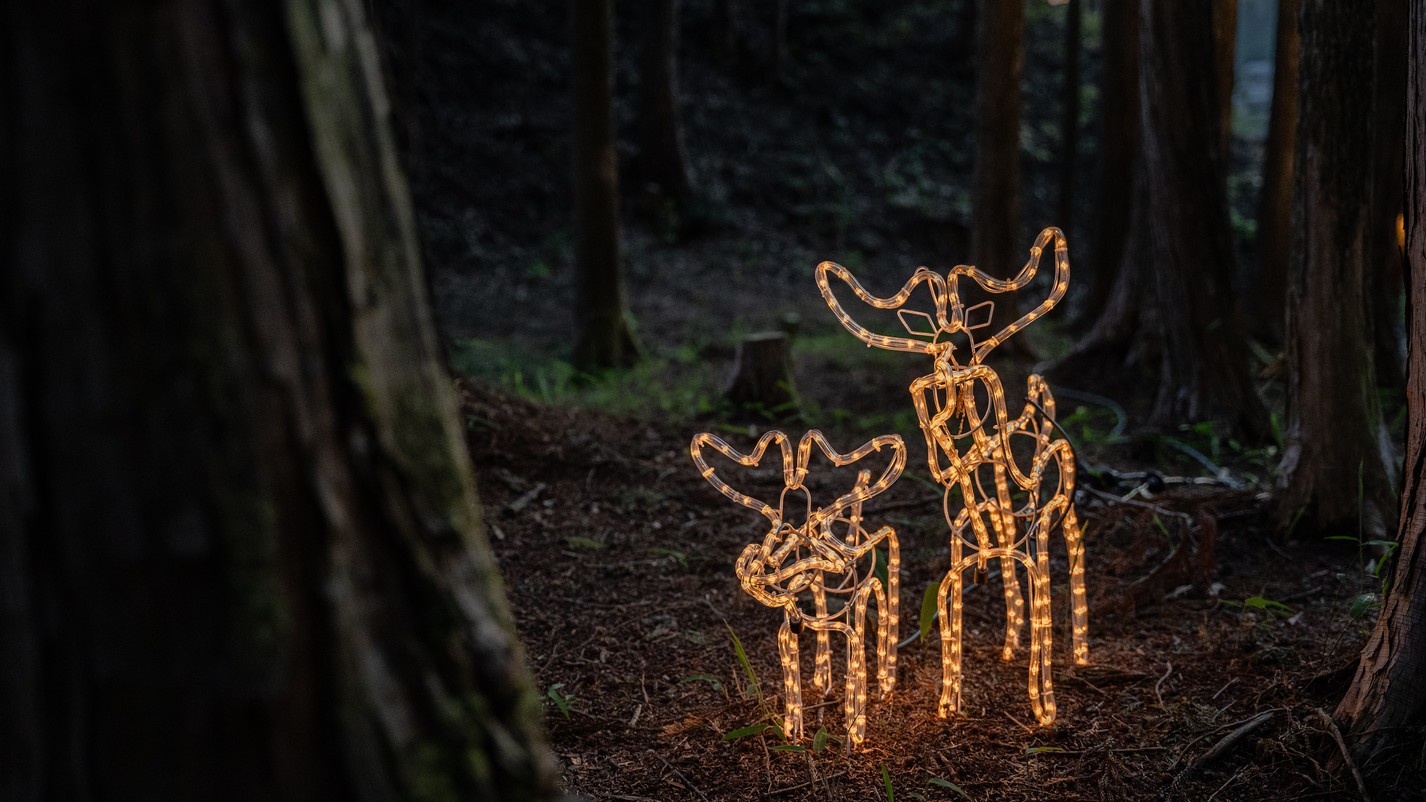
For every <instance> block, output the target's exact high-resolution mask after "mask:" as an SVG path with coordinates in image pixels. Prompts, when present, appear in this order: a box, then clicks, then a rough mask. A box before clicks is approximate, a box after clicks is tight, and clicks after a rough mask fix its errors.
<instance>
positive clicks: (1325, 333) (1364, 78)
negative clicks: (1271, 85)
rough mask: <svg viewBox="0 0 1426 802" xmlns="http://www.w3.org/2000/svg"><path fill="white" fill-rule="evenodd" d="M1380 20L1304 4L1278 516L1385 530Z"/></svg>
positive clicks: (1348, 2)
mask: <svg viewBox="0 0 1426 802" xmlns="http://www.w3.org/2000/svg"><path fill="white" fill-rule="evenodd" d="M1374 24H1375V23H1374V20H1373V17H1372V9H1371V8H1370V7H1364V6H1362V5H1361V4H1360V3H1356V2H1353V0H1303V2H1302V17H1301V26H1302V27H1301V35H1302V65H1301V70H1300V73H1299V75H1300V87H1299V91H1300V92H1301V98H1302V107H1301V112H1302V113H1301V115H1300V116H1299V118H1298V128H1297V164H1296V166H1295V168H1294V172H1295V173H1296V175H1297V190H1296V192H1295V196H1296V202H1295V205H1294V210H1293V238H1292V264H1291V266H1290V269H1289V271H1288V290H1287V293H1288V295H1287V427H1286V433H1285V443H1284V449H1283V459H1282V465H1281V471H1280V472H1279V476H1278V486H1279V490H1280V491H1281V492H1280V495H1279V497H1278V505H1279V507H1278V518H1279V520H1280V521H1282V522H1284V523H1285V522H1287V521H1291V520H1294V519H1298V520H1299V527H1302V528H1303V529H1304V531H1306V532H1328V533H1333V534H1339V533H1342V532H1347V533H1352V534H1355V533H1356V532H1357V530H1358V526H1362V527H1363V528H1364V529H1365V531H1366V533H1367V534H1368V535H1369V536H1372V537H1380V536H1384V535H1385V533H1386V529H1387V527H1388V526H1389V524H1388V521H1390V520H1391V518H1392V510H1394V509H1395V505H1394V502H1393V499H1392V490H1391V487H1392V483H1391V482H1390V481H1388V478H1387V477H1388V476H1389V475H1390V473H1391V471H1389V470H1388V468H1387V456H1386V455H1385V454H1384V448H1383V445H1384V439H1383V434H1382V418H1381V409H1380V406H1379V402H1378V400H1377V392H1376V374H1375V371H1374V368H1373V363H1372V336H1371V331H1372V324H1371V321H1370V320H1369V319H1368V317H1367V311H1368V308H1369V306H1368V301H1367V297H1366V295H1365V292H1366V286H1367V256H1368V254H1369V253H1370V250H1369V246H1368V240H1369V237H1370V235H1371V231H1372V226H1371V221H1370V220H1369V219H1368V213H1369V212H1370V209H1371V201H1372V162H1373V154H1374V152H1375V148H1374V139H1373V136H1372V131H1371V127H1370V126H1369V125H1363V124H1362V123H1363V121H1364V120H1369V119H1371V114H1372V60H1371V58H1370V57H1369V56H1370V54H1371V52H1372V43H1373V38H1374V36H1375V28H1374V27H1373V26H1374ZM1364 53H1365V54H1368V57H1366V58H1363V57H1362V54H1364ZM1359 483H1360V486H1361V488H1362V490H1361V491H1360V492H1359V491H1358V486H1359Z"/></svg>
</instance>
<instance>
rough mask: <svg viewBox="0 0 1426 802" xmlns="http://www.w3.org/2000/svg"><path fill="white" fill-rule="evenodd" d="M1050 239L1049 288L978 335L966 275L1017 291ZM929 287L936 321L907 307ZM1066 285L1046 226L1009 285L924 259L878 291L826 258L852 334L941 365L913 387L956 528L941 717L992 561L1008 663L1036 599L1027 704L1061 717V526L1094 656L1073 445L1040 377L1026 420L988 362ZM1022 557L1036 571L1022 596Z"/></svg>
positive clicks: (825, 272)
mask: <svg viewBox="0 0 1426 802" xmlns="http://www.w3.org/2000/svg"><path fill="white" fill-rule="evenodd" d="M1051 240H1053V242H1054V258H1055V274H1054V279H1053V284H1052V287H1051V289H1050V294H1049V296H1048V297H1047V298H1045V299H1044V300H1043V301H1041V302H1040V304H1039V305H1038V306H1036V307H1035V308H1034V309H1032V310H1031V311H1029V312H1027V313H1026V314H1025V315H1024V316H1023V317H1021V318H1020V319H1018V320H1016V321H1015V322H1013V323H1011V324H1010V325H1008V326H1006V327H1005V328H1004V329H1002V330H1000V331H999V332H998V333H996V334H994V335H993V336H990V337H987V338H985V339H980V340H977V336H976V332H977V331H979V330H982V329H985V328H987V327H988V326H989V325H990V316H991V314H992V313H993V311H994V304H993V302H991V301H986V302H984V303H981V304H977V305H975V306H972V307H970V308H966V307H965V305H964V304H963V303H962V301H961V295H960V287H959V285H958V283H959V280H960V278H961V277H963V276H964V277H968V278H969V279H971V280H972V281H974V282H975V283H976V284H978V285H979V286H980V287H981V288H982V289H983V290H985V291H986V292H989V293H1008V292H1015V291H1017V290H1020V289H1021V288H1023V287H1025V286H1027V285H1028V284H1029V283H1030V281H1031V280H1032V279H1033V278H1034V277H1035V273H1036V271H1037V270H1038V268H1039V264H1040V256H1041V254H1042V253H1043V252H1044V250H1045V248H1046V247H1047V246H1048V245H1049V244H1050V242H1051ZM833 276H835V277H836V278H838V279H839V280H841V281H842V282H844V283H845V284H846V285H847V286H848V287H849V288H850V289H851V291H852V293H853V294H855V295H856V296H857V298H859V299H861V300H862V301H863V302H865V303H866V304H869V305H870V306H872V307H875V308H877V309H883V310H896V314H897V317H898V318H899V319H900V321H901V324H902V326H903V327H904V328H905V329H906V331H907V333H908V334H910V335H911V336H910V337H899V336H896V337H893V336H887V335H884V334H877V333H875V332H873V331H871V330H870V329H868V328H866V327H864V326H862V325H861V324H859V323H857V322H856V321H855V320H853V319H852V318H851V316H850V315H848V314H847V312H846V311H845V310H844V309H843V308H842V305H841V303H840V302H839V301H838V300H837V298H836V296H835V295H834V294H833V292H832V286H831V283H830V279H831V277H833ZM922 284H925V285H926V286H927V288H928V289H929V291H930V296H931V301H932V303H933V305H934V317H932V315H930V314H927V313H925V312H916V311H912V310H909V309H904V308H903V306H904V305H905V304H906V302H907V301H908V299H910V297H911V295H912V293H913V292H914V291H915V290H916V289H917V288H918V287H919V286H920V285H922ZM1068 284H1069V256H1068V249H1067V247H1066V245H1065V237H1064V234H1063V233H1061V232H1060V230H1059V229H1057V228H1047V229H1045V230H1044V231H1042V232H1040V236H1039V237H1038V238H1037V239H1036V240H1035V245H1034V246H1033V247H1032V248H1030V258H1029V260H1028V261H1027V262H1026V263H1025V266H1024V267H1023V268H1021V270H1020V272H1019V274H1017V275H1016V276H1015V277H1014V278H1011V279H1009V280H1008V281H1007V280H1003V279H997V278H994V277H992V276H990V275H987V274H986V273H984V272H982V271H980V270H977V269H976V268H974V267H971V266H968V265H957V266H956V267H954V268H952V269H951V271H950V273H949V274H948V275H947V276H946V277H945V278H942V277H941V276H940V275H939V274H937V273H934V272H932V271H930V270H928V269H926V268H924V267H922V268H918V269H917V270H916V272H915V273H914V274H912V276H911V278H910V280H908V281H907V282H906V284H905V285H904V286H902V288H901V290H900V292H898V293H896V294H895V295H893V296H891V297H888V298H879V297H877V296H874V295H872V294H871V293H869V292H867V291H866V290H865V289H863V288H862V286H861V284H860V283H858V282H857V280H856V278H854V277H853V276H852V275H851V274H850V273H849V272H847V269H846V268H844V267H842V266H841V265H837V264H834V263H832V262H823V263H822V264H820V265H818V266H817V286H818V287H819V288H820V289H821V291H822V297H823V298H824V299H825V300H826V302H827V305H828V306H829V307H831V309H832V312H833V313H835V314H836V316H837V319H838V320H840V321H841V323H842V325H843V326H845V327H846V329H847V331H850V332H851V333H852V334H853V335H855V336H856V337H857V338H858V339H860V340H862V341H863V342H865V343H866V344H867V345H868V346H876V347H877V348H884V349H888V350H892V351H907V352H911V353H918V354H926V355H928V356H930V357H931V358H932V360H933V362H934V369H933V370H932V372H931V373H928V374H926V375H925V376H922V377H920V378H918V379H916V380H915V381H913V382H912V383H911V397H912V401H913V403H914V404H915V406H916V414H917V418H918V420H919V421H920V424H921V430H922V431H923V432H924V433H925V435H926V447H927V450H928V454H927V459H928V462H929V464H930V468H931V474H932V476H933V477H935V479H936V481H937V482H938V483H940V484H941V486H942V487H943V488H944V490H945V493H944V496H943V502H942V509H943V511H944V514H945V517H946V522H947V523H948V524H949V525H950V528H951V538H950V546H951V555H950V570H948V571H947V573H946V575H945V578H944V579H943V580H942V582H941V586H940V591H939V597H938V611H939V614H940V621H941V700H940V713H941V715H942V716H943V717H944V716H949V715H952V714H954V713H955V712H956V711H957V710H958V709H960V704H961V700H960V695H961V592H962V589H963V581H964V580H963V574H964V572H965V571H966V570H968V569H970V568H972V567H974V568H975V569H976V571H977V574H978V575H984V574H985V573H986V568H987V563H988V562H989V561H990V560H998V561H999V567H1000V575H1001V579H1002V582H1003V585H1004V592H1005V608H1006V625H1005V648H1004V652H1003V657H1004V659H1006V660H1009V659H1011V657H1012V656H1013V654H1014V651H1015V648H1016V647H1017V646H1018V645H1019V632H1020V629H1021V627H1022V625H1023V624H1024V623H1025V613H1026V606H1027V603H1028V607H1029V618H1030V633H1029V635H1030V679H1029V685H1030V703H1031V706H1032V707H1033V708H1034V711H1035V715H1036V717H1037V718H1038V719H1039V721H1040V723H1041V724H1043V725H1049V724H1051V723H1053V722H1054V720H1055V698H1054V690H1053V685H1052V682H1051V676H1050V654H1051V644H1052V633H1051V617H1050V564H1049V539H1050V534H1051V532H1052V531H1053V530H1054V529H1055V528H1056V527H1059V528H1060V530H1061V531H1062V532H1063V533H1064V538H1065V542H1066V544H1067V546H1068V551H1069V572H1070V577H1069V579H1070V597H1071V598H1070V606H1071V613H1072V614H1071V627H1072V628H1071V633H1072V639H1073V641H1072V643H1073V650H1074V660H1075V662H1076V663H1078V664H1084V663H1086V662H1087V661H1088V659H1089V647H1088V645H1087V644H1086V642H1085V636H1086V631H1087V623H1086V619H1087V614H1088V608H1087V602H1086V598H1085V591H1084V546H1083V544H1082V542H1081V535H1082V533H1081V531H1080V527H1079V522H1078V520H1077V519H1076V517H1075V510H1074V453H1073V452H1072V451H1071V449H1070V444H1069V441H1067V440H1065V439H1052V438H1051V435H1052V434H1053V426H1054V415H1055V402H1054V398H1053V397H1052V396H1051V395H1050V390H1049V387H1048V386H1046V384H1045V381H1044V380H1043V379H1041V378H1040V377H1039V376H1037V375H1031V376H1030V378H1029V381H1028V387H1027V388H1026V403H1025V406H1024V408H1023V409H1022V410H1021V412H1020V415H1019V417H1016V418H1011V417H1010V416H1009V413H1008V412H1007V411H1006V406H1005V393H1004V391H1003V390H1002V388H1001V385H1000V377H999V376H998V375H997V374H996V372H995V371H994V370H992V369H991V368H990V367H988V366H986V365H984V364H982V363H983V361H984V359H985V357H986V356H987V355H988V354H989V353H990V352H991V350H993V349H994V348H995V347H996V346H997V345H999V344H1001V343H1003V342H1005V341H1006V340H1007V339H1008V338H1010V337H1011V336H1012V335H1014V334H1015V333H1016V332H1018V331H1019V330H1021V329H1022V328H1024V327H1025V326H1026V325H1028V324H1029V323H1030V322H1032V321H1034V320H1035V319H1037V318H1039V317H1040V316H1042V315H1044V314H1045V313H1046V312H1048V311H1050V309H1052V308H1053V307H1054V306H1055V304H1057V303H1058V302H1059V300H1060V299H1061V298H1063V297H1064V294H1065V289H1066V288H1067V286H1068ZM981 317H983V318H984V319H983V320H981V319H979V318H981ZM919 320H924V321H925V323H926V328H925V329H924V330H918V328H917V325H916V321H919ZM1022 465H1023V466H1028V467H1022ZM957 491H959V503H954V502H953V498H952V496H953V495H956V494H957ZM1032 543H1033V546H1032V545H1031V544H1032ZM1017 563H1019V564H1020V565H1021V566H1023V568H1024V571H1025V574H1026V575H1027V576H1028V578H1029V587H1028V590H1027V591H1026V593H1025V594H1024V595H1022V593H1021V588H1020V580H1019V577H1018V574H1017V570H1016V567H1017V566H1016V564H1017Z"/></svg>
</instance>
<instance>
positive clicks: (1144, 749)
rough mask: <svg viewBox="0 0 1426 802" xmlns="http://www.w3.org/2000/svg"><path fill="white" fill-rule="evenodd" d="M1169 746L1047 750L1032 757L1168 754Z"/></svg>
mask: <svg viewBox="0 0 1426 802" xmlns="http://www.w3.org/2000/svg"><path fill="white" fill-rule="evenodd" d="M1168 749H1169V748H1168V747H1167V746H1126V747H1122V748H1118V749H1046V750H1045V751H1043V752H1036V753H1035V754H1034V755H1032V757H1054V756H1056V755H1098V754H1103V753H1105V752H1113V753H1115V754H1126V753H1135V752H1167V751H1168Z"/></svg>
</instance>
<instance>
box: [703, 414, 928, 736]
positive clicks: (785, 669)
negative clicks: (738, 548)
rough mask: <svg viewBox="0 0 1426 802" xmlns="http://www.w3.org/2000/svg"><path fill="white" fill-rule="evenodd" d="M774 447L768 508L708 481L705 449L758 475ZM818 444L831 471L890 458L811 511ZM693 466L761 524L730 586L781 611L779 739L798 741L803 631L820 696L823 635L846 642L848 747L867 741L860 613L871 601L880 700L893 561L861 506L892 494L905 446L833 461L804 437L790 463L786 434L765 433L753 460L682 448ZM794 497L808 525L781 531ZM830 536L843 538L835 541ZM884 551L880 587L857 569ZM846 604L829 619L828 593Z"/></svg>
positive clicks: (886, 535)
mask: <svg viewBox="0 0 1426 802" xmlns="http://www.w3.org/2000/svg"><path fill="white" fill-rule="evenodd" d="M772 444H776V445H777V446H778V447H779V449H780V451H781V454H782V473H783V485H784V486H783V489H782V493H781V495H780V496H779V497H778V503H777V505H776V506H773V505H771V504H767V503H765V502H763V501H759V500H758V499H755V498H753V497H751V496H748V495H745V494H743V493H740V492H738V491H737V490H734V489H733V488H732V487H730V486H729V485H728V483H727V482H725V481H723V480H722V479H721V478H719V477H718V475H717V474H716V473H715V472H714V469H713V468H712V467H710V466H709V465H708V463H707V462H706V461H705V460H704V458H703V449H704V448H705V447H706V448H712V449H713V450H715V451H717V452H719V453H721V454H722V455H723V456H725V457H727V458H728V459H730V460H732V461H734V462H736V463H738V464H739V465H742V466H744V467H748V468H754V467H757V465H758V464H759V463H760V462H761V461H762V458H763V454H764V453H765V452H766V451H767V449H768V446H769V445H772ZM814 444H815V445H816V446H817V447H818V448H819V449H821V451H822V453H823V454H824V455H826V457H827V458H828V459H829V460H831V462H832V463H833V464H834V465H836V466H838V467H842V466H846V465H851V464H853V463H855V462H857V461H859V460H861V459H862V458H863V457H865V456H867V455H868V454H870V453H871V452H873V451H881V450H882V449H883V448H887V447H889V448H891V449H892V459H891V463H890V464H889V465H888V466H887V468H886V470H885V472H883V473H882V475H881V477H880V478H879V479H877V480H876V482H874V483H869V480H870V478H871V472H870V471H866V470H862V471H859V472H858V475H857V479H856V483H855V485H854V486H853V487H852V489H851V491H850V492H848V493H846V494H844V495H842V496H839V497H838V498H837V499H836V500H835V501H833V502H832V503H831V504H830V505H828V506H826V507H821V508H813V506H812V497H811V494H810V493H809V492H808V490H807V488H806V487H805V486H804V480H805V479H806V478H807V470H808V469H807V463H808V460H809V459H810V457H811V455H812V446H813V445H814ZM689 451H690V453H691V454H692V456H693V461H694V463H695V464H696V465H697V466H698V470H699V472H700V473H702V475H703V478H705V479H707V480H708V481H709V482H710V483H712V485H713V486H714V487H716V488H718V490H719V492H721V493H722V494H723V495H725V496H727V497H728V498H730V499H732V500H733V501H736V502H737V503H739V504H741V505H743V506H744V507H747V508H749V509H752V510H756V511H757V512H759V513H761V514H762V515H763V516H765V517H766V518H767V519H768V521H769V523H770V524H771V526H770V527H769V529H768V531H767V534H766V535H764V536H763V539H762V542H760V543H753V544H750V545H749V546H748V547H747V548H745V549H744V550H743V553H742V555H741V556H740V557H739V558H738V561H737V566H736V569H737V574H738V578H739V579H740V580H741V581H742V585H743V590H745V591H747V592H748V594H750V595H751V596H752V597H753V598H755V599H757V600H758V601H759V602H761V603H762V604H765V605H767V606H768V607H780V608H782V611H783V619H782V628H781V629H780V630H779V631H778V634H777V645H778V652H779V655H780V657H781V661H782V681H783V696H784V702H785V709H786V716H785V718H784V721H783V730H784V734H785V735H787V736H788V737H790V738H792V739H794V740H795V739H799V738H801V737H802V729H803V728H802V680H801V670H800V665H799V662H798V647H797V642H798V637H799V635H800V634H801V633H802V631H803V630H805V629H811V630H813V631H814V632H816V633H817V652H816V658H815V662H814V669H813V675H812V682H813V684H814V685H816V686H817V688H819V689H820V690H821V691H822V692H823V693H826V692H828V691H829V690H830V689H831V684H832V657H831V644H830V640H831V638H830V633H832V632H838V633H841V634H842V635H843V636H845V637H846V642H847V670H846V680H845V682H844V687H845V696H844V698H843V701H842V710H843V713H844V715H845V718H846V726H847V743H848V746H854V745H857V744H860V743H861V742H862V740H863V739H864V738H865V736H866V698H867V687H866V686H867V676H866V675H867V670H866V642H865V638H866V609H867V604H868V602H869V601H873V600H874V601H875V603H876V612H877V616H876V625H877V635H876V653H877V680H878V684H879V685H880V688H881V696H882V698H883V699H885V698H886V697H888V696H890V695H891V692H892V689H893V688H894V687H895V685H896V630H897V607H898V604H897V593H898V592H897V584H898V583H897V575H898V573H899V571H900V565H901V554H900V549H899V547H898V545H897V541H896V532H895V531H894V530H893V529H892V528H891V527H889V526H883V527H881V528H880V529H878V530H876V531H875V532H873V533H868V532H867V531H866V529H865V528H863V526H862V504H863V502H865V501H866V500H867V499H870V498H871V497H873V496H875V495H877V494H878V493H880V492H882V491H883V490H885V489H886V488H887V487H889V486H891V484H892V483H893V482H895V481H896V479H897V477H899V476H900V475H901V471H902V469H903V468H904V467H905V465H906V445H905V444H904V443H903V442H902V440H901V438H900V437H899V436H897V435H894V434H890V435H882V436H880V437H876V438H873V439H872V440H870V441H868V442H867V443H865V444H864V445H862V446H861V447H860V448H858V449H857V450H855V451H852V452H851V453H848V454H839V453H837V452H836V451H835V450H833V449H832V447H831V446H830V445H829V444H828V443H827V440H826V438H825V437H823V436H822V433H821V432H819V431H817V430H815V429H814V430H812V431H810V432H808V433H807V434H805V435H804V436H803V437H802V440H801V441H800V442H799V443H798V446H797V453H796V455H795V456H794V454H793V451H792V443H791V441H789V440H788V437H787V435H785V434H783V433H782V432H778V431H771V432H768V433H766V434H764V435H763V436H762V438H761V439H760V440H758V443H757V446H756V447H755V448H754V449H753V451H752V453H751V454H741V453H739V452H738V451H736V450H734V449H733V448H732V447H731V446H729V445H728V444H727V443H725V442H723V441H722V440H721V439H719V438H718V437H716V436H714V435H712V434H709V433H706V432H705V433H702V434H698V435H695V436H694V438H693V443H692V445H691V446H690V447H689ZM795 491H801V493H802V495H803V496H804V499H805V502H806V503H805V511H806V518H805V520H804V521H803V522H802V523H801V524H800V525H794V524H793V523H791V522H789V520H788V517H787V510H786V509H785V507H786V505H787V503H788V494H789V493H793V492H795ZM838 531H840V532H841V533H842V534H841V535H839V534H838ZM882 544H884V545H885V547H886V549H887V562H886V578H887V581H886V587H884V588H883V587H882V582H881V580H880V579H879V578H877V576H876V574H875V572H874V571H873V570H872V567H871V566H870V565H867V566H865V567H864V568H863V567H862V566H861V565H860V563H861V562H862V561H863V559H864V558H867V560H868V561H871V560H874V559H875V557H868V555H870V554H872V552H873V549H875V548H876V547H877V546H878V545H882ZM804 592H810V594H811V602H812V609H811V611H810V612H808V611H806V610H805V609H804V608H803V606H802V605H801V604H799V597H800V596H801V595H802V594H803V593H804ZM829 593H832V594H839V595H843V596H845V597H846V603H845V604H843V605H842V606H841V607H840V608H839V609H838V610H836V611H835V612H833V611H829V609H828V605H827V594H829Z"/></svg>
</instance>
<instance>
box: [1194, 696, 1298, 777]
mask: <svg viewBox="0 0 1426 802" xmlns="http://www.w3.org/2000/svg"><path fill="white" fill-rule="evenodd" d="M1276 715H1277V710H1276V709H1273V710H1265V711H1263V712H1261V713H1259V714H1257V715H1256V716H1253V717H1252V718H1250V719H1248V720H1247V721H1245V722H1243V723H1242V724H1241V725H1239V726H1238V727H1237V729H1234V730H1233V731H1232V732H1230V733H1228V734H1227V735H1225V736H1223V738H1222V739H1221V740H1219V741H1218V743H1216V744H1214V745H1213V748H1212V749H1209V750H1208V751H1207V752H1204V753H1203V756H1202V757H1200V758H1199V759H1197V760H1195V761H1193V765H1191V766H1189V770H1190V771H1197V770H1198V769H1201V768H1203V767H1204V766H1207V765H1208V764H1210V763H1212V762H1213V761H1215V760H1217V759H1218V758H1220V757H1222V756H1223V755H1224V754H1226V753H1227V752H1228V750H1229V749H1232V748H1233V745H1234V744H1236V743H1238V742H1239V741H1241V740H1243V738H1245V737H1246V736H1247V735H1248V734H1249V733H1251V732H1252V731H1253V730H1256V729H1257V728H1259V727H1261V726H1263V725H1264V724H1266V723H1268V722H1269V721H1271V720H1272V718H1273V716H1276Z"/></svg>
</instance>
